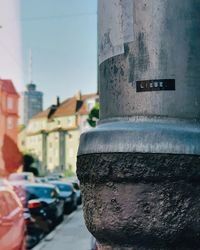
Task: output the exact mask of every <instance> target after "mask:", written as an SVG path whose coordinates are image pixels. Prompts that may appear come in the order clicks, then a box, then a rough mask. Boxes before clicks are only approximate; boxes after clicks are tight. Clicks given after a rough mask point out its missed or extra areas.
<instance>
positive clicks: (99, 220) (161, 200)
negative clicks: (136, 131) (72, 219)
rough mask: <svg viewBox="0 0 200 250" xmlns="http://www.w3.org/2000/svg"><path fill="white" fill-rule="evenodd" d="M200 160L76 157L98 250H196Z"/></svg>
mask: <svg viewBox="0 0 200 250" xmlns="http://www.w3.org/2000/svg"><path fill="white" fill-rule="evenodd" d="M199 162H200V157H199V156H188V155H187V156H186V155H167V154H160V155H159V154H131V153H127V154H119V153H118V154H117V153H116V154H92V155H85V156H79V157H78V170H77V173H78V177H79V179H80V181H81V186H82V192H83V195H84V199H83V204H84V213H85V215H86V216H85V218H86V224H87V227H88V229H89V230H90V232H92V233H93V234H94V236H95V237H96V238H97V239H98V240H99V242H100V243H101V244H102V245H103V247H102V249H116V250H117V249H135V250H147V249H149V250H154V249H156V250H158V249H159V250H161V249H162V250H172V249H173V250H175V249H177V250H190V249H191V250H192V249H196V250H197V249H200V185H199V181H200V167H199Z"/></svg>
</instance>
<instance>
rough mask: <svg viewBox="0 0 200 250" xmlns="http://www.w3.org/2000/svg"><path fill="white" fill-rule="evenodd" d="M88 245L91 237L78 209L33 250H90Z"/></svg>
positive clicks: (81, 212)
mask: <svg viewBox="0 0 200 250" xmlns="http://www.w3.org/2000/svg"><path fill="white" fill-rule="evenodd" d="M90 245H91V235H90V233H89V232H88V230H87V228H86V227H85V224H84V219H83V211H82V208H78V210H77V211H75V212H74V213H72V214H71V215H69V216H66V218H65V220H64V222H63V223H62V224H60V225H59V226H58V227H57V228H56V229H55V230H54V231H53V232H52V233H51V234H49V235H48V236H47V237H46V238H45V239H44V240H43V241H42V242H41V243H40V244H39V245H38V246H36V247H35V248H33V250H90Z"/></svg>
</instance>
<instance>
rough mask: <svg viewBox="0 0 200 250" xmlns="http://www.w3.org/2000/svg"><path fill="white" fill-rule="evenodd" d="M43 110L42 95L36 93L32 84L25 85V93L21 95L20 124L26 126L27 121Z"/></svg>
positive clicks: (38, 92) (39, 92)
mask: <svg viewBox="0 0 200 250" xmlns="http://www.w3.org/2000/svg"><path fill="white" fill-rule="evenodd" d="M42 110H43V93H42V92H41V91H37V88H36V85H35V84H33V83H30V84H27V85H26V91H24V92H22V94H21V116H22V123H23V124H25V125H27V124H28V121H29V120H30V119H31V118H32V117H33V116H35V115H36V114H38V113H39V112H41V111H42Z"/></svg>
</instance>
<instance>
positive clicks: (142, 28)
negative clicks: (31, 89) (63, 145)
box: [77, 0, 200, 250]
mask: <svg viewBox="0 0 200 250" xmlns="http://www.w3.org/2000/svg"><path fill="white" fill-rule="evenodd" d="M98 56H99V57H98V63H99V86H100V106H101V114H100V122H99V124H98V126H97V127H96V128H95V129H94V130H91V131H89V132H87V133H84V134H82V136H81V140H80V146H79V152H78V161H77V174H78V177H79V179H80V182H81V188H82V192H83V208H84V215H85V220H86V224H87V227H88V229H89V230H90V232H91V233H92V234H93V235H94V236H95V237H96V238H97V240H98V242H99V244H100V247H101V249H103V250H105V249H116V250H117V249H130V250H131V249H132V250H133V249H134V250H147V249H148V250H154V249H155V250H156V249H157V250H158V249H159V250H172V249H173V250H192V249H196V250H197V249H200V185H199V183H200V182H199V181H200V1H198V0H181V1H180V0H173V1H172V0H151V1H147V0H139V1H138V0H109V1H108V0H99V2H98Z"/></svg>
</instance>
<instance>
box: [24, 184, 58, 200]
mask: <svg viewBox="0 0 200 250" xmlns="http://www.w3.org/2000/svg"><path fill="white" fill-rule="evenodd" d="M26 193H27V199H28V200H31V199H38V198H47V199H48V198H54V197H56V196H57V194H58V193H57V191H56V190H55V189H54V188H51V187H32V186H27V187H26Z"/></svg>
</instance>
